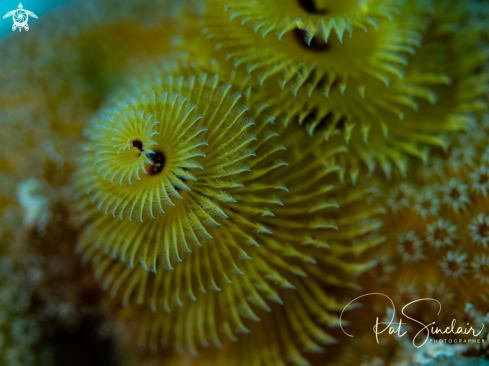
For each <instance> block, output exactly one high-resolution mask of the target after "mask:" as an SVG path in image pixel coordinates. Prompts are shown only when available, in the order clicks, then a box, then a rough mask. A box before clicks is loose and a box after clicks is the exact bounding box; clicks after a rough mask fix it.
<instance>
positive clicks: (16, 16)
mask: <svg viewBox="0 0 489 366" xmlns="http://www.w3.org/2000/svg"><path fill="white" fill-rule="evenodd" d="M29 15H30V16H31V17H34V18H36V19H37V15H36V14H34V13H33V12H32V11H29V10H25V9H24V7H23V6H22V4H21V3H20V4H19V8H18V9H15V10H12V11H9V12H8V13H7V14H5V15H4V16H3V19H5V18H7V17H9V16H12V19H13V20H14V25H12V30H13V31H15V30H16V29H17V28H19V32H20V31H22V28H24V29H25V30H26V31H28V30H29V24H27V21H28V20H29Z"/></svg>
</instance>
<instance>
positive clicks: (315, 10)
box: [297, 0, 328, 14]
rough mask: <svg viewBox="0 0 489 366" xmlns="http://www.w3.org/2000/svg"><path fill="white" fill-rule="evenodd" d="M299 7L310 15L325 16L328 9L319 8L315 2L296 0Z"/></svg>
mask: <svg viewBox="0 0 489 366" xmlns="http://www.w3.org/2000/svg"><path fill="white" fill-rule="evenodd" d="M297 2H298V3H299V5H300V6H301V7H302V9H304V10H305V11H307V12H308V13H311V14H326V13H327V12H328V9H326V8H323V7H321V6H320V5H319V4H318V1H317V0H297Z"/></svg>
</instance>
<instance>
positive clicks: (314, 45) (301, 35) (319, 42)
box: [294, 28, 331, 52]
mask: <svg viewBox="0 0 489 366" xmlns="http://www.w3.org/2000/svg"><path fill="white" fill-rule="evenodd" d="M306 35H307V34H306V31H305V30H302V29H299V28H296V29H294V36H295V38H296V39H297V40H298V41H299V43H300V44H301V46H302V47H304V48H307V49H308V50H311V51H314V52H326V51H328V50H329V49H330V48H331V47H330V45H329V44H328V43H326V42H325V41H324V39H323V38H322V37H321V36H314V37H313V38H312V39H311V44H307V42H306Z"/></svg>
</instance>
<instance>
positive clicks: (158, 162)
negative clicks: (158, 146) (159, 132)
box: [146, 151, 166, 175]
mask: <svg viewBox="0 0 489 366" xmlns="http://www.w3.org/2000/svg"><path fill="white" fill-rule="evenodd" d="M146 156H147V157H148V158H149V159H150V160H151V161H152V162H153V165H151V167H150V168H149V175H157V174H160V173H161V171H162V170H163V168H164V167H165V163H166V158H165V155H164V154H163V153H162V152H161V151H155V152H154V153H148V154H146Z"/></svg>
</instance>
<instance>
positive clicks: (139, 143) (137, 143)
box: [131, 140, 143, 151]
mask: <svg viewBox="0 0 489 366" xmlns="http://www.w3.org/2000/svg"><path fill="white" fill-rule="evenodd" d="M131 145H132V146H134V147H135V148H136V149H138V150H139V151H143V142H142V141H140V140H134V141H132V142H131Z"/></svg>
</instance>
